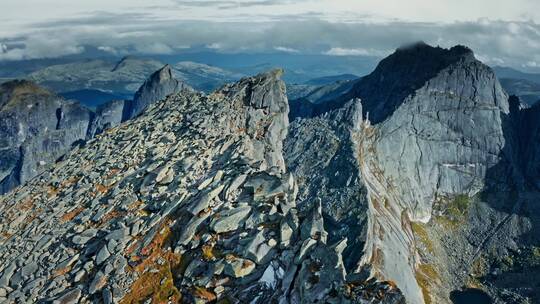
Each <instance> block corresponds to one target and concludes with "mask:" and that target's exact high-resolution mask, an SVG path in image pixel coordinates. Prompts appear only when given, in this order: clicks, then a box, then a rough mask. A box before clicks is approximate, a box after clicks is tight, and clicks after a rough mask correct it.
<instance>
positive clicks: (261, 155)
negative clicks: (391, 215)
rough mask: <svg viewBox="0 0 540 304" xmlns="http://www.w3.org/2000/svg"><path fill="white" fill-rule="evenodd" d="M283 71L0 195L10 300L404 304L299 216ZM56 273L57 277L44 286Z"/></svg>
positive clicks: (136, 127) (123, 131) (170, 106)
mask: <svg viewBox="0 0 540 304" xmlns="http://www.w3.org/2000/svg"><path fill="white" fill-rule="evenodd" d="M280 74H281V71H273V72H269V73H265V74H261V75H258V76H256V77H251V78H245V79H242V80H241V81H240V82H238V83H236V84H231V85H227V86H225V87H223V88H222V89H220V90H219V91H216V92H214V93H213V94H211V95H208V96H205V95H202V94H199V93H193V92H188V91H183V92H182V93H180V94H176V95H171V96H170V97H168V98H167V99H165V100H163V101H161V102H158V103H156V104H153V105H151V106H150V108H149V109H148V110H147V111H145V112H144V113H143V114H142V115H141V116H139V117H138V118H136V119H135V120H133V121H130V122H129V123H126V124H122V125H121V126H119V127H115V128H112V129H111V130H109V131H108V132H107V133H105V134H102V135H100V136H98V137H97V138H96V139H93V140H91V141H89V142H88V143H87V144H86V145H85V146H84V147H80V148H77V149H75V150H73V151H72V152H70V153H69V154H68V155H66V156H65V157H64V159H63V160H62V161H61V162H59V163H58V164H56V166H55V167H53V168H52V169H51V170H49V171H46V172H45V173H44V174H43V175H41V176H40V177H38V178H35V179H33V180H32V181H31V182H29V183H28V184H27V185H26V186H24V187H20V188H17V189H16V190H14V191H12V192H10V193H9V194H7V195H6V196H3V197H2V198H0V200H1V202H0V208H1V209H2V212H3V214H4V216H3V217H2V219H1V222H0V227H1V230H2V243H3V246H2V247H1V248H0V256H1V261H2V263H1V264H2V265H1V266H0V268H1V269H2V274H1V275H0V290H1V291H2V294H3V295H6V296H7V298H8V299H9V300H10V301H15V302H24V301H30V302H32V301H58V302H60V303H75V302H81V303H87V302H95V301H103V302H105V303H111V302H119V303H139V302H141V301H144V300H146V299H152V301H153V302H156V303H161V302H166V301H172V302H180V301H181V302H182V303H209V302H215V301H216V300H219V301H221V302H223V301H226V302H227V301H228V302H233V303H248V302H249V303H268V302H269V301H270V302H276V303H314V302H343V301H349V302H351V301H352V302H353V303H403V298H402V296H401V294H400V292H399V290H398V289H396V288H395V286H394V285H392V284H391V283H381V282H376V281H367V276H365V275H362V274H353V273H352V272H348V271H347V270H346V269H345V267H344V261H343V257H342V253H343V252H344V250H346V247H347V239H340V240H338V241H336V242H334V241H331V238H329V234H328V232H327V231H326V228H325V220H324V219H323V215H322V208H321V205H320V204H319V203H314V204H311V206H306V208H305V210H300V209H299V208H297V205H296V197H297V193H298V186H297V183H296V181H295V177H294V176H293V175H292V174H291V173H288V172H287V169H286V166H285V162H284V158H283V154H282V145H283V141H284V140H285V137H286V135H287V129H288V103H287V98H286V95H285V85H284V83H283V82H282V81H281V80H279V76H280ZM50 278H54V279H53V280H50Z"/></svg>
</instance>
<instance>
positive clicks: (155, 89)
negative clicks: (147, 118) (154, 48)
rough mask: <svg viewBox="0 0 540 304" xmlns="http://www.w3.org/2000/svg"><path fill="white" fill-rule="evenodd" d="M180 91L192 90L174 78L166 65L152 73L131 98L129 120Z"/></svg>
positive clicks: (169, 67)
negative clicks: (151, 105)
mask: <svg viewBox="0 0 540 304" xmlns="http://www.w3.org/2000/svg"><path fill="white" fill-rule="evenodd" d="M182 89H188V90H192V89H191V87H189V86H188V85H187V84H185V83H184V82H182V81H179V80H177V79H175V78H174V76H173V73H172V69H171V66H170V65H168V64H166V65H165V66H163V67H162V68H161V69H159V70H158V71H156V72H154V73H153V74H152V75H150V77H148V79H147V80H146V81H145V82H144V84H143V85H142V86H141V87H140V88H139V90H138V91H137V93H135V97H134V98H133V102H132V106H131V110H130V111H129V113H130V114H129V118H133V117H135V116H137V115H139V114H140V113H141V112H142V111H143V110H144V109H145V108H146V107H147V106H148V105H149V104H150V103H152V102H155V101H158V100H162V99H164V98H165V97H167V96H168V95H170V94H174V93H178V92H180V91H181V90H182Z"/></svg>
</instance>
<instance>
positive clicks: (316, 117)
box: [286, 43, 540, 303]
mask: <svg viewBox="0 0 540 304" xmlns="http://www.w3.org/2000/svg"><path fill="white" fill-rule="evenodd" d="M311 106H312V107H311V108H310V111H311V112H310V113H309V115H307V116H308V117H307V118H304V119H296V120H294V121H293V122H292V125H291V134H292V135H291V136H290V138H289V139H288V141H287V149H286V151H287V158H288V159H290V161H289V160H288V165H289V166H290V167H291V171H292V172H294V173H295V174H296V175H297V176H299V177H300V178H302V179H304V178H305V180H306V182H304V183H302V182H300V181H301V179H300V178H299V193H304V197H308V198H314V197H317V196H321V195H322V196H326V197H325V198H327V199H326V200H325V203H323V214H325V216H326V217H327V218H328V219H329V222H337V223H340V221H341V223H342V224H343V223H345V222H349V223H354V224H349V225H346V227H345V229H343V228H342V229H339V228H338V229H333V230H331V232H330V234H331V235H332V234H339V233H347V231H350V230H353V231H361V232H362V234H361V235H362V236H361V237H358V238H357V239H358V243H357V244H358V246H363V253H362V254H359V255H356V256H355V255H354V254H352V255H350V256H346V258H348V259H349V261H350V264H348V266H349V267H351V265H355V264H354V263H356V267H357V269H356V271H364V270H369V272H370V273H371V275H372V276H373V277H375V278H378V279H380V280H392V281H394V282H396V284H397V285H398V286H399V287H400V289H401V290H402V291H403V294H404V295H405V297H406V298H407V301H408V302H409V303H450V302H452V301H458V300H456V299H459V298H460V297H461V296H462V295H461V290H462V288H466V287H474V288H480V289H481V290H482V291H479V292H486V295H485V296H486V297H487V298H488V299H489V298H490V297H491V298H492V299H491V300H489V301H502V302H516V303H521V301H526V300H525V299H527V298H529V299H537V297H538V296H533V295H534V294H537V292H538V291H536V288H534V287H532V285H533V284H534V283H532V282H535V280H536V279H532V282H531V283H523V282H521V283H517V282H515V281H513V282H512V281H511V279H510V277H513V278H517V277H521V278H525V277H527V276H526V275H525V274H524V273H520V270H519V269H523V268H522V267H526V265H535V264H534V263H535V262H531V261H534V257H532V256H531V255H533V253H531V252H535V251H534V250H535V249H534V248H537V247H536V246H538V244H540V243H539V242H538V238H536V237H535V235H536V231H537V229H538V228H537V224H536V223H538V221H539V220H540V219H539V218H538V217H537V216H536V215H535V214H536V213H535V212H533V211H532V210H536V209H537V208H536V207H535V206H536V205H535V204H534V203H533V202H534V201H535V200H536V199H537V198H538V197H540V196H539V195H538V194H537V186H536V183H537V176H538V174H537V172H538V169H537V166H535V165H534V164H535V163H536V161H535V160H536V157H537V155H538V153H537V152H536V150H537V149H536V146H537V145H536V144H535V143H536V141H537V140H538V135H537V134H538V132H537V130H538V126H537V115H538V114H537V112H538V111H537V109H536V108H532V109H521V108H520V106H519V101H518V100H516V98H509V96H508V95H507V94H506V93H505V92H504V90H503V89H502V88H501V85H500V84H499V82H498V80H497V78H496V76H495V74H494V73H493V71H492V70H491V69H490V68H489V67H487V66H485V65H484V64H482V63H481V62H479V61H477V60H476V59H475V58H474V55H473V53H472V52H471V51H470V50H469V49H467V48H466V47H462V46H456V47H454V48H451V49H441V48H433V47H430V46H428V45H425V44H423V43H420V44H415V45H412V46H409V47H404V48H400V49H398V50H397V51H396V52H395V53H394V54H392V55H391V56H389V57H388V58H386V59H384V60H383V61H381V63H380V64H379V65H378V67H377V68H376V69H375V71H374V72H373V73H372V74H370V75H368V76H366V77H363V78H362V79H360V80H358V81H357V82H356V84H355V85H354V86H353V88H352V89H351V90H350V91H349V92H348V93H346V94H345V95H343V96H341V97H338V98H337V99H335V100H333V101H328V102H325V103H322V104H319V105H313V104H311ZM346 112H348V113H350V114H348V115H345V116H344V115H340V114H338V113H346ZM309 116H311V118H310V117H309ZM332 126H334V127H332ZM335 126H337V127H335ZM337 129H341V130H342V131H340V132H337V131H336V130H337ZM348 132H349V134H347V133H348ZM310 144H311V145H312V146H313V148H311V147H310ZM301 151H305V152H304V153H302V152H301ZM337 151H339V152H337ZM344 159H353V161H351V162H348V165H346V166H344V165H343V164H344V163H343V160H344ZM329 173H330V174H329ZM332 173H333V174H332ZM348 176H350V177H351V178H347V177H348ZM345 180H346V181H345ZM336 185H337V188H336ZM339 187H342V188H341V189H340V188H339ZM334 189H335V190H337V191H335V193H339V194H340V196H335V197H331V195H328V194H331V193H333V191H332V190H334ZM317 192H319V193H317ZM323 193H324V194H323ZM351 193H356V194H354V195H353V196H351V195H350V194H351ZM299 197H301V196H299ZM352 206H354V207H352ZM353 208H358V209H359V210H357V212H356V213H357V215H354V212H352V211H351V210H354V209H353ZM343 214H348V215H349V216H350V217H349V218H356V219H358V220H357V221H350V220H345V221H344V219H345V218H347V216H345V217H344V216H343ZM351 215H352V216H351ZM362 215H363V216H362ZM366 219H367V220H366ZM337 227H340V226H339V225H338V226H337ZM353 227H354V228H353ZM359 250H360V249H358V247H357V249H356V250H354V251H352V252H355V251H356V252H358V251H359ZM519 252H521V253H519ZM358 258H360V260H359V261H357V259H358ZM510 260H511V261H519V262H515V263H516V264H518V265H519V266H517V265H514V266H508V261H510ZM505 261H506V262H505ZM505 263H506V264H505ZM531 263H532V264H531ZM503 269H505V270H503ZM534 273H535V276H536V272H534ZM519 286H527V287H525V288H529V289H528V290H530V291H529V292H523V291H522V290H521V291H520V289H519ZM464 294H466V292H465V293H464ZM487 294H489V295H487ZM531 297H532V298H531ZM465 299H467V297H466V295H465ZM465 301H467V300H465ZM455 303H468V302H455Z"/></svg>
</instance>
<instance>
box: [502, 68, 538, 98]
mask: <svg viewBox="0 0 540 304" xmlns="http://www.w3.org/2000/svg"><path fill="white" fill-rule="evenodd" d="M493 70H494V71H495V74H497V77H499V79H500V81H501V85H502V86H503V87H504V89H505V90H506V91H507V92H508V93H509V94H512V95H516V96H518V97H519V98H520V99H521V101H522V102H524V103H525V104H527V105H529V106H531V105H534V104H535V103H537V102H538V101H540V74H535V73H525V72H522V71H518V70H515V69H512V68H509V67H500V66H497V67H494V68H493Z"/></svg>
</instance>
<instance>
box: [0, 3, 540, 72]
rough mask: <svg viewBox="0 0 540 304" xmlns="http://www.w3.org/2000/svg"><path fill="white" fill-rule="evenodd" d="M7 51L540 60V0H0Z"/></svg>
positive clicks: (539, 64) (26, 54)
mask: <svg viewBox="0 0 540 304" xmlns="http://www.w3.org/2000/svg"><path fill="white" fill-rule="evenodd" d="M0 24H2V26H1V27H0V60H19V59H25V58H43V57H56V56H62V55H67V54H74V53H81V52H83V51H84V49H85V47H86V46H94V47H98V48H100V49H101V50H104V51H107V52H110V53H111V54H117V55H123V54H125V53H140V54H170V53H174V52H177V51H179V50H182V49H186V48H190V47H193V46H206V47H209V48H212V49H215V50H216V51H219V52H268V51H272V52H291V53H299V54H302V53H323V54H329V55H334V56H340V55H369V56H377V57H381V56H385V55H386V54H388V53H389V52H391V51H392V50H393V49H395V48H396V47H398V46H400V45H401V44H404V43H407V42H412V41H417V40H424V41H426V42H428V43H431V44H435V45H441V46H445V47H448V46H451V45H454V44H465V45H468V46H470V47H471V48H472V49H473V50H474V51H475V53H476V54H477V57H479V58H480V59H481V60H483V61H486V62H487V63H489V64H492V65H495V64H498V65H508V66H513V67H521V68H524V69H525V68H528V69H534V68H540V1H538V0H513V1H507V0H504V1H503V0H474V1H472V0H407V1H404V0H297V1H293V0H237V1H230V0H152V1H149V0H144V1H143V0H77V1H74V0H54V1H53V0H0Z"/></svg>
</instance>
